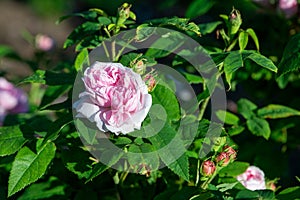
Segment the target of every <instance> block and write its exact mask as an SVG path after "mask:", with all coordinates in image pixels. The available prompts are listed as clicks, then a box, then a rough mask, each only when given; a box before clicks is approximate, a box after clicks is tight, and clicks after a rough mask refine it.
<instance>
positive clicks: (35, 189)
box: [18, 177, 67, 200]
mask: <svg viewBox="0 0 300 200" xmlns="http://www.w3.org/2000/svg"><path fill="white" fill-rule="evenodd" d="M66 187H67V186H66V185H64V184H62V183H60V181H59V180H58V178H56V177H50V178H49V180H48V181H47V182H43V183H36V184H33V185H31V186H30V187H28V188H27V189H26V190H25V191H24V193H23V194H22V196H21V197H19V198H18V200H28V199H30V200H38V199H48V198H50V197H53V196H55V197H56V198H57V197H58V196H64V195H65V193H66V192H65V189H66Z"/></svg>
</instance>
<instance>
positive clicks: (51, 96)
mask: <svg viewBox="0 0 300 200" xmlns="http://www.w3.org/2000/svg"><path fill="white" fill-rule="evenodd" d="M70 88H71V86H68V85H59V86H48V88H47V89H46V91H45V93H44V96H43V98H42V101H41V104H40V106H39V107H40V109H43V108H45V107H46V106H48V105H49V104H51V103H52V102H53V101H55V100H56V99H57V98H58V97H60V96H62V95H63V94H65V93H66V91H67V90H69V89H70Z"/></svg>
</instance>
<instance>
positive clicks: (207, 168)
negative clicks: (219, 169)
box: [201, 160, 216, 176]
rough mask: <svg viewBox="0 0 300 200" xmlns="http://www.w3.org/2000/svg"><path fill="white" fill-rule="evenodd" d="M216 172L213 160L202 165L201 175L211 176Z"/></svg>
mask: <svg viewBox="0 0 300 200" xmlns="http://www.w3.org/2000/svg"><path fill="white" fill-rule="evenodd" d="M215 171H216V165H215V163H214V162H213V161H211V160H206V161H204V162H203V163H202V166H201V174H202V175H204V176H211V175H213V174H214V172H215Z"/></svg>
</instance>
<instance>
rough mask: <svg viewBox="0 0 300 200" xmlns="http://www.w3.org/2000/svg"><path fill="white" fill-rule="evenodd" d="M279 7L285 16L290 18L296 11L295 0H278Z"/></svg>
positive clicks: (296, 4)
mask: <svg viewBox="0 0 300 200" xmlns="http://www.w3.org/2000/svg"><path fill="white" fill-rule="evenodd" d="M279 9H280V10H281V11H282V12H283V14H284V15H285V16H286V18H290V17H292V16H294V15H295V14H296V13H297V12H298V3H297V0H279Z"/></svg>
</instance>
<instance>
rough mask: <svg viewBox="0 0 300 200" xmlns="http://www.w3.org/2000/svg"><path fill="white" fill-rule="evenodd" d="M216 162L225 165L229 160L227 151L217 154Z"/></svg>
mask: <svg viewBox="0 0 300 200" xmlns="http://www.w3.org/2000/svg"><path fill="white" fill-rule="evenodd" d="M216 162H217V163H218V164H219V165H221V166H226V165H228V164H229V162H230V155H229V154H228V153H227V152H221V153H220V154H219V155H218V156H217V158H216Z"/></svg>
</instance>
